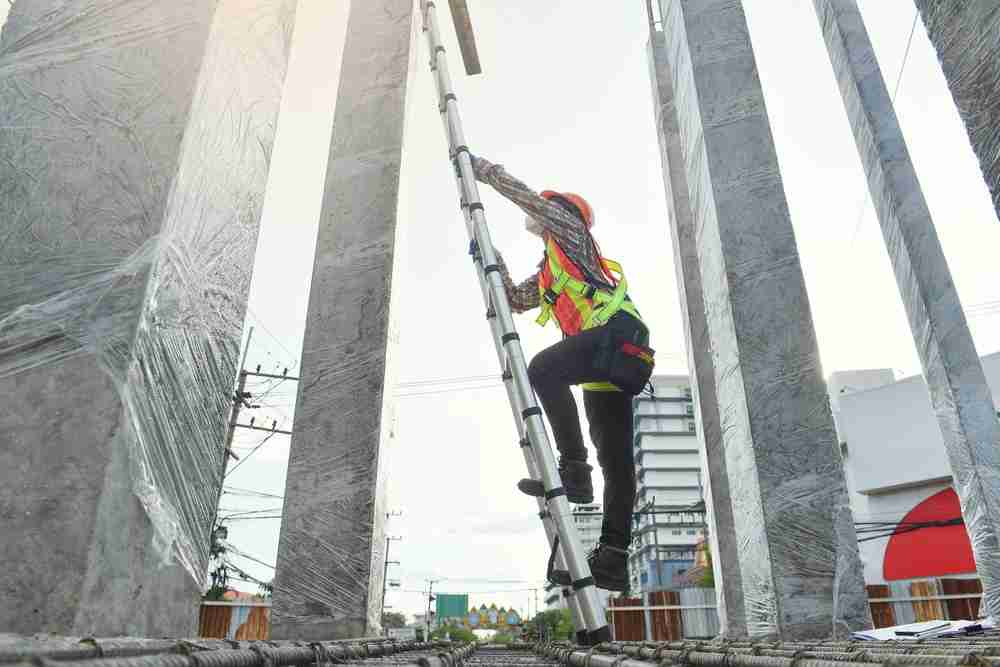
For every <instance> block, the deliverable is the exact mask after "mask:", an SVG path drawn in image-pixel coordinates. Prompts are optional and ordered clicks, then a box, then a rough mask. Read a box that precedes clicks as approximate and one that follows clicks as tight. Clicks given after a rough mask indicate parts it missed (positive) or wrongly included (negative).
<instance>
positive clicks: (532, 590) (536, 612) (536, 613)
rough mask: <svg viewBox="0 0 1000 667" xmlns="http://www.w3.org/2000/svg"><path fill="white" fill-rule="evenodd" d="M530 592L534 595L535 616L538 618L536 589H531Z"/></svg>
mask: <svg viewBox="0 0 1000 667" xmlns="http://www.w3.org/2000/svg"><path fill="white" fill-rule="evenodd" d="M531 592H532V593H534V594H535V616H538V589H537V588H532V589H531Z"/></svg>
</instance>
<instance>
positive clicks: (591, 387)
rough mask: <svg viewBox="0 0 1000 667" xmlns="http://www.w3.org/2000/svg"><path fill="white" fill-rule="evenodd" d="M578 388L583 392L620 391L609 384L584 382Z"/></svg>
mask: <svg viewBox="0 0 1000 667" xmlns="http://www.w3.org/2000/svg"><path fill="white" fill-rule="evenodd" d="M580 387H581V388H582V389H583V390H584V391H621V389H619V388H618V387H616V386H615V385H613V384H611V383H610V382H586V383H584V384H581V385H580Z"/></svg>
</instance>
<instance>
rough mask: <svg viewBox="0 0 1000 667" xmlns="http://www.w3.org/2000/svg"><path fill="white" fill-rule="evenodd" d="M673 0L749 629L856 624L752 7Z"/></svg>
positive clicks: (841, 496) (840, 483)
mask: <svg viewBox="0 0 1000 667" xmlns="http://www.w3.org/2000/svg"><path fill="white" fill-rule="evenodd" d="M660 4H661V9H662V16H663V31H664V36H665V39H666V44H667V47H666V48H667V49H668V55H669V64H670V76H671V79H672V81H673V85H674V101H675V105H676V108H677V115H678V121H679V134H680V143H681V148H682V154H683V156H684V168H685V172H686V175H687V185H688V191H689V196H690V202H691V211H692V215H693V227H694V238H695V239H696V243H697V252H698V261H699V270H700V273H701V286H702V298H703V300H704V306H705V315H706V317H705V319H706V327H705V328H706V333H705V340H701V341H695V344H697V345H703V346H708V347H709V348H710V349H711V351H712V359H713V362H714V364H713V373H714V375H715V386H716V392H717V400H718V405H719V423H720V428H721V433H722V446H723V449H724V450H725V459H726V475H727V478H728V480H729V491H730V499H731V502H732V517H733V531H734V532H735V533H736V537H737V545H738V546H737V557H738V561H739V569H740V579H741V582H742V586H743V600H744V610H745V615H746V623H747V632H748V634H749V635H750V636H751V637H763V636H781V637H784V638H788V639H794V638H800V637H804V638H805V637H829V636H831V635H843V634H844V633H845V632H846V631H848V630H853V629H858V628H863V627H867V626H869V625H870V614H869V611H868V604H867V600H866V596H865V592H864V586H863V581H862V569H861V562H860V559H859V557H858V549H857V541H856V537H855V534H854V527H853V521H852V517H851V511H850V506H849V504H848V499H847V490H846V485H845V482H844V473H843V468H842V466H841V460H840V453H839V451H838V449H837V447H836V435H835V432H834V427H833V418H832V416H831V414H830V406H829V401H828V399H827V395H826V386H825V384H824V382H823V376H822V372H821V369H820V363H819V354H818V351H817V348H816V335H815V331H814V330H813V324H812V315H811V313H810V309H809V300H808V297H807V295H806V289H805V283H804V280H803V277H802V270H801V267H800V265H799V258H798V250H797V248H796V244H795V237H794V234H793V231H792V225H791V220H790V218H789V213H788V205H787V202H786V200H785V193H784V188H783V185H782V182H781V175H780V173H779V170H778V161H777V156H776V154H775V149H774V142H773V138H772V136H771V129H770V125H769V123H768V118H767V111H766V109H765V106H764V98H763V94H762V91H761V86H760V80H759V78H758V76H757V67H756V62H755V59H754V55H753V49H752V47H751V44H750V37H749V34H748V30H747V25H746V17H745V16H744V14H743V7H742V4H741V3H740V2H736V1H733V0H727V1H723V0H672V1H666V0H664V1H663V2H661V3H660ZM723 569H724V570H725V569H726V566H724V567H723Z"/></svg>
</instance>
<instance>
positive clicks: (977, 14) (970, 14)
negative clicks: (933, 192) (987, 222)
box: [915, 0, 1000, 215]
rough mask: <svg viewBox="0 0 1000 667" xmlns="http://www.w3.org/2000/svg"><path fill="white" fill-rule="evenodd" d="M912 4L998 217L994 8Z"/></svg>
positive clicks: (999, 27)
mask: <svg viewBox="0 0 1000 667" xmlns="http://www.w3.org/2000/svg"><path fill="white" fill-rule="evenodd" d="M915 2H916V5H917V8H918V9H919V10H920V14H921V17H922V18H923V22H924V26H925V27H926V28H927V36H928V37H930V39H931V43H932V44H933V45H934V48H935V49H936V50H937V54H938V59H939V60H940V61H941V67H942V68H943V70H944V76H945V79H947V81H948V88H949V89H951V96H952V98H953V99H954V100H955V105H956V106H958V111H959V113H960V114H961V116H962V120H963V121H965V129H966V130H967V131H968V132H969V139H970V140H971V141H972V149H973V150H974V151H975V153H976V157H978V158H979V167H980V169H982V171H983V178H985V179H986V185H987V187H989V189H990V196H991V197H992V198H993V208H994V209H996V211H997V214H998V215H1000V133H998V132H997V121H996V119H997V114H998V113H1000V4H997V3H996V2H985V1H983V0H978V1H973V0H966V1H964V2H958V1H957V0H951V1H949V2H943V1H942V0H915Z"/></svg>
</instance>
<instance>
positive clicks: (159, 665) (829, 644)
mask: <svg viewBox="0 0 1000 667" xmlns="http://www.w3.org/2000/svg"><path fill="white" fill-rule="evenodd" d="M840 663H862V664H879V665H924V666H934V665H942V666H944V665H982V666H986V665H1000V633H986V634H981V635H976V636H969V637H956V638H949V639H928V640H914V641H902V640H901V641H894V642H860V641H838V640H829V641H813V642H780V641H773V642H772V641H722V640H713V641H698V642H694V641H686V642H611V643H606V644H600V645H598V646H595V647H581V646H575V645H573V644H570V643H559V642H556V643H542V644H534V645H532V644H510V645H492V644H485V645H484V644H457V643H450V642H430V643H420V642H407V641H393V640H386V639H381V638H375V639H356V640H344V641H331V642H301V641H255V642H245V641H227V640H214V639H213V640H204V639H192V640H176V639H136V638H112V639H88V638H82V639H81V638H69V637H51V636H36V637H18V636H12V635H6V636H5V635H0V665H29V664H30V665H34V666H35V667H54V666H55V665H58V667H76V666H79V667H285V666H289V665H301V666H303V667H305V666H308V665H313V666H315V667H325V666H326V665H368V666H372V667H374V666H377V665H420V666H421V667H460V666H463V665H467V666H468V667H560V666H566V667H650V665H698V666H702V667H836V666H837V665H838V664H840Z"/></svg>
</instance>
